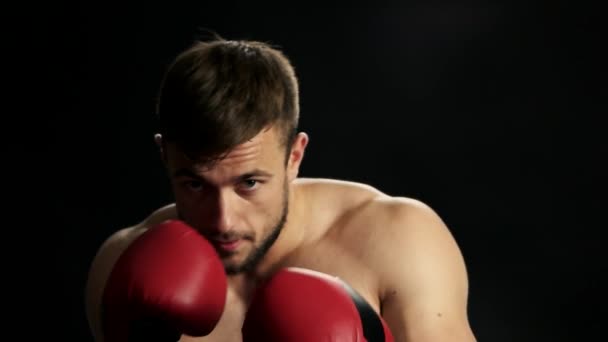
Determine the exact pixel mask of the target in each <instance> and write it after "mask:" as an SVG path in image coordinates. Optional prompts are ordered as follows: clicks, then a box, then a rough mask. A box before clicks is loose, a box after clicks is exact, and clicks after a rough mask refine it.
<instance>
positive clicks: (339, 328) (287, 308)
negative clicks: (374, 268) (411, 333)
mask: <svg viewBox="0 0 608 342" xmlns="http://www.w3.org/2000/svg"><path fill="white" fill-rule="evenodd" d="M243 341H244V342H258V341H259V342H261V341H265V342H273V341H277V342H278V341H290V342H311V341H317V342H336V341H340V342H351V341H352V342H363V341H367V342H393V341H394V338H393V336H392V334H391V332H390V330H389V328H388V326H387V325H386V323H385V322H384V320H383V319H382V318H381V317H380V316H379V315H377V314H376V312H375V311H374V310H373V309H372V307H371V306H370V305H369V304H368V303H367V302H366V301H365V300H364V299H363V298H362V297H361V296H360V295H358V294H357V293H356V292H355V291H354V290H353V289H352V288H351V287H350V286H348V285H347V284H346V283H344V282H343V281H341V280H339V279H338V278H335V277H331V276H329V275H326V274H323V273H320V272H316V271H311V270H306V269H301V268H286V269H283V270H280V271H279V272H277V273H276V274H275V275H274V276H273V277H272V278H271V279H269V280H268V282H266V283H265V284H264V285H262V286H261V287H260V288H258V289H257V290H256V292H255V294H254V297H253V300H252V302H251V305H250V307H249V310H248V311H247V315H246V317H245V322H244V324H243Z"/></svg>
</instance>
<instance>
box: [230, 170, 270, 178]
mask: <svg viewBox="0 0 608 342" xmlns="http://www.w3.org/2000/svg"><path fill="white" fill-rule="evenodd" d="M272 176H273V175H272V173H270V172H267V171H264V170H261V169H255V170H253V171H250V172H246V173H244V174H242V175H240V176H237V177H236V178H237V179H248V178H252V177H268V178H270V177H272Z"/></svg>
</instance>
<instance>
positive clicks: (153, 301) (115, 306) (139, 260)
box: [102, 220, 227, 342]
mask: <svg viewBox="0 0 608 342" xmlns="http://www.w3.org/2000/svg"><path fill="white" fill-rule="evenodd" d="M226 295H227V277H226V274H225V271H224V266H223V265H222V262H221V260H220V258H219V256H218V254H217V253H216V251H215V249H214V248H213V246H212V245H211V244H210V243H209V242H208V241H207V240H206V239H205V238H204V237H203V236H202V235H200V234H199V233H198V232H197V231H195V230H194V229H193V228H191V227H189V226H188V225H186V224H185V223H184V222H182V221H179V220H170V221H165V222H163V223H162V224H159V225H157V226H154V227H151V228H150V229H149V230H148V231H146V232H145V233H144V234H142V235H141V236H140V237H139V238H137V239H136V240H135V241H133V242H132V243H131V245H130V246H129V247H128V248H127V249H126V250H125V251H124V252H123V254H122V255H121V256H120V258H119V259H118V261H117V262H116V264H115V265H114V268H113V270H112V273H111V274H110V277H109V279H108V281H107V283H106V287H105V291H104V295H103V302H102V303H103V308H102V310H103V313H102V317H103V318H102V324H103V334H104V341H106V342H127V341H129V342H134V341H142V342H143V341H150V342H152V341H163V342H174V341H177V340H179V338H180V336H181V335H182V334H185V335H190V336H206V335H208V334H209V333H211V331H212V330H213V328H214V327H215V325H216V324H217V322H218V321H219V319H220V317H221V315H222V312H223V311H224V306H225V303H226Z"/></svg>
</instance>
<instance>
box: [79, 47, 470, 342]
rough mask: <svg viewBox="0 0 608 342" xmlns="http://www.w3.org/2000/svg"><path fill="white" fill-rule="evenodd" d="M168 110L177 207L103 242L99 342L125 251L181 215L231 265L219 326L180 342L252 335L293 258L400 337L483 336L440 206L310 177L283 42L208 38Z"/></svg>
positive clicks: (165, 105) (176, 75)
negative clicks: (262, 295) (255, 316)
mask: <svg viewBox="0 0 608 342" xmlns="http://www.w3.org/2000/svg"><path fill="white" fill-rule="evenodd" d="M157 111H158V116H159V122H160V126H161V128H160V132H159V133H158V134H157V135H156V136H155V139H156V143H157V144H158V146H159V150H160V154H161V157H162V160H163V162H164V164H165V166H166V169H167V172H168V174H169V176H170V179H171V185H172V189H173V192H174V196H175V203H174V204H170V205H167V206H165V207H163V208H160V209H158V210H156V211H155V212H153V213H152V214H151V215H150V216H149V217H147V218H146V219H145V220H143V221H142V222H141V223H139V224H137V225H135V226H133V227H127V228H122V229H120V230H118V231H117V232H115V233H114V234H112V235H111V236H110V237H109V238H108V239H107V240H106V241H105V242H104V243H103V244H102V245H101V247H100V249H99V250H98V252H97V255H96V256H95V258H94V260H93V262H92V265H91V268H90V272H89V278H88V281H87V287H86V307H87V317H88V320H89V324H90V328H91V331H92V334H93V335H94V337H95V340H96V341H98V342H99V341H104V326H103V320H102V317H103V316H102V314H103V299H102V298H103V294H104V291H105V289H106V283H107V281H108V278H109V276H110V274H111V272H112V270H113V268H114V267H115V264H116V262H117V260H119V258H120V257H121V255H122V254H123V253H124V251H125V250H127V248H128V247H129V246H131V244H132V243H133V242H134V241H137V239H138V238H140V237H141V236H143V235H144V234H145V233H146V232H147V231H148V230H149V228H150V227H154V226H157V225H159V224H161V223H163V222H167V221H168V220H176V219H178V220H180V221H182V222H185V223H186V224H187V225H188V226H189V227H192V228H193V229H194V230H196V231H197V232H198V233H200V235H201V236H204V238H205V239H206V240H208V241H210V243H211V244H212V246H213V248H214V249H215V250H216V251H217V252H218V255H219V256H220V258H221V264H220V265H222V266H223V268H224V270H225V271H226V274H227V295H226V301H225V309H224V310H223V312H222V313H221V318H219V322H218V323H217V325H216V326H215V327H214V329H213V330H212V332H211V333H210V334H208V335H207V336H202V337H193V336H189V335H187V334H182V335H181V339H180V341H184V342H186V341H201V342H203V341H241V340H242V339H243V336H242V331H241V328H242V326H243V321H244V320H245V317H246V314H247V310H248V304H249V303H250V302H251V299H252V294H253V293H254V291H255V289H256V286H257V285H258V284H260V283H261V282H262V281H264V280H267V279H269V278H270V277H272V276H273V275H274V274H276V272H277V271H278V270H284V269H286V268H290V267H297V268H302V269H308V270H313V271H316V272H317V271H318V272H322V273H323V274H327V275H330V276H333V277H337V278H339V279H341V280H343V281H344V282H345V283H347V284H348V285H349V286H350V287H352V289H354V290H355V291H356V292H357V293H358V294H360V296H361V297H362V298H363V299H364V300H365V301H367V303H368V304H369V306H370V307H371V308H372V309H373V311H374V312H375V314H377V315H378V316H379V317H381V319H382V320H383V322H384V323H385V324H387V325H388V327H389V329H390V331H391V332H392V335H393V336H394V339H395V341H411V342H423V341H427V342H430V341H441V342H443V341H454V342H456V341H458V342H472V341H475V337H474V334H473V332H472V329H471V327H470V324H469V321H468V315H467V301H468V280H467V273H466V267H465V262H464V260H463V257H462V254H461V252H460V250H459V247H458V246H457V244H456V242H455V239H454V238H453V236H452V235H451V233H450V231H449V229H448V228H447V227H446V225H445V224H444V222H443V221H442V220H441V218H440V217H439V216H438V215H437V214H436V213H435V212H434V211H433V210H432V209H431V208H430V207H429V206H427V205H425V204H424V203H422V202H420V201H418V200H415V199H411V198H405V197H393V196H390V195H388V194H385V193H383V192H381V191H379V190H377V189H374V188H373V187H371V186H368V185H365V184H359V183H355V182H349V181H341V180H332V179H305V178H299V177H298V170H299V167H300V164H301V162H302V159H303V157H304V152H305V149H306V146H307V143H308V139H309V138H308V136H307V135H306V134H305V133H303V132H298V131H297V127H298V118H299V99H298V83H297V79H296V76H295V73H294V70H293V68H292V66H291V65H290V63H289V61H288V60H287V58H286V57H285V56H284V55H283V54H282V53H281V52H280V51H278V50H277V49H275V48H272V47H270V46H268V45H266V44H264V43H261V42H254V41H226V40H224V39H222V38H217V39H216V40H213V41H209V42H197V43H196V44H194V45H193V46H192V47H191V48H189V49H187V50H186V51H184V52H182V53H181V54H180V55H179V56H178V57H177V58H176V60H175V61H174V62H173V63H172V64H171V65H170V67H169V68H168V71H167V74H166V77H165V78H164V80H163V83H162V86H161V92H160V96H159V101H158V106H157ZM294 297H297V296H294ZM285 305H288V304H285ZM324 305H331V303H324ZM294 324H298V323H297V322H295V323H294ZM106 342H108V341H106Z"/></svg>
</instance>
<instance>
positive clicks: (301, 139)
mask: <svg viewBox="0 0 608 342" xmlns="http://www.w3.org/2000/svg"><path fill="white" fill-rule="evenodd" d="M307 145H308V134H306V133H304V132H300V133H298V135H296V138H295V139H294V142H293V145H292V146H291V152H290V153H289V160H288V161H287V177H288V180H289V181H290V182H291V181H293V180H294V179H296V178H297V177H298V173H299V172H300V165H301V164H302V159H304V152H305V151H306V146H307Z"/></svg>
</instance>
